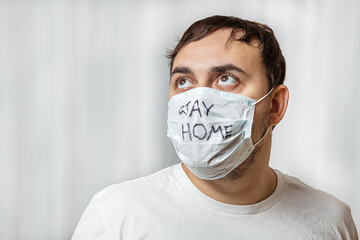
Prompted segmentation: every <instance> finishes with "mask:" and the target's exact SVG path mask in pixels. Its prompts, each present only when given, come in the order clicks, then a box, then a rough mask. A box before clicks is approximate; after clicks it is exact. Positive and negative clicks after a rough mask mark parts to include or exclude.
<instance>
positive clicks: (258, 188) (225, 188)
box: [182, 139, 277, 205]
mask: <svg viewBox="0 0 360 240" xmlns="http://www.w3.org/2000/svg"><path fill="white" fill-rule="evenodd" d="M264 140H265V144H264V145H263V146H262V147H261V150H260V151H258V152H256V153H255V154H254V155H253V156H252V157H253V159H252V163H251V165H250V166H248V167H247V169H246V172H245V173H244V174H242V175H241V176H240V177H239V178H236V179H231V178H226V177H225V178H221V179H218V180H204V179H201V178H198V177H197V176H196V175H194V174H193V173H192V172H191V171H190V170H189V169H188V168H187V167H186V166H185V165H184V164H182V167H183V169H184V172H185V173H186V175H187V176H188V177H189V179H190V180H191V181H192V183H193V184H194V185H195V186H196V187H197V188H198V189H199V190H200V191H202V192H203V193H204V194H206V195H207V196H209V197H211V198H213V199H215V200H217V201H219V202H223V203H227V204H233V205H250V204H255V203H257V202H260V201H262V200H264V199H266V198H267V197H269V196H270V195H271V194H272V193H273V192H274V190H275V188H276V181H277V179H276V174H275V172H274V171H273V170H272V169H271V168H269V158H270V147H271V146H270V145H271V143H270V141H271V140H269V139H264ZM266 140H267V141H266ZM259 147H260V146H259ZM239 167H241V165H240V166H239ZM235 170H236V169H235Z"/></svg>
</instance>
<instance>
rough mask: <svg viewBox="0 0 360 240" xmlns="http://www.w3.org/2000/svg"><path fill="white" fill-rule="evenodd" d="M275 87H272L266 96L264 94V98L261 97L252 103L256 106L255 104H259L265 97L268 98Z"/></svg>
mask: <svg viewBox="0 0 360 240" xmlns="http://www.w3.org/2000/svg"><path fill="white" fill-rule="evenodd" d="M273 89H274V87H272V88H271V89H270V91H269V92H268V93H267V94H265V96H263V97H262V98H260V99H259V100H257V101H256V102H254V103H253V104H252V105H253V106H254V105H256V104H258V103H259V102H261V101H262V100H264V98H266V97H267V96H269V94H270V93H271V92H272V90H273Z"/></svg>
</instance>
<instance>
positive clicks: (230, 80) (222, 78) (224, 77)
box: [218, 75, 237, 85]
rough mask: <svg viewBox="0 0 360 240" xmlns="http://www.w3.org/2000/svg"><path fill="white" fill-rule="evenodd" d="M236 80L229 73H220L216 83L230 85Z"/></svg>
mask: <svg viewBox="0 0 360 240" xmlns="http://www.w3.org/2000/svg"><path fill="white" fill-rule="evenodd" d="M236 82H237V80H236V79H235V78H233V77H232V76H230V75H221V76H220V79H219V81H218V84H220V85H231V84H235V83H236Z"/></svg>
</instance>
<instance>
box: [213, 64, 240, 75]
mask: <svg viewBox="0 0 360 240" xmlns="http://www.w3.org/2000/svg"><path fill="white" fill-rule="evenodd" d="M227 71H237V72H240V73H243V74H246V72H245V71H244V70H242V69H241V68H240V67H237V66H235V65H233V64H231V63H230V64H225V65H220V66H215V67H212V68H211V72H213V73H214V72H215V73H222V72H227Z"/></svg>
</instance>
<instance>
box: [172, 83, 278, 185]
mask: <svg viewBox="0 0 360 240" xmlns="http://www.w3.org/2000/svg"><path fill="white" fill-rule="evenodd" d="M271 91H272V89H271V90H270V91H269V92H268V93H267V94H266V95H265V96H264V97H262V98H261V99H259V100H258V101H256V100H254V99H252V98H248V97H245V96H241V95H238V94H234V93H229V92H223V91H219V90H216V89H212V88H206V87H197V88H194V89H191V90H189V91H186V92H184V93H181V94H178V95H175V96H173V97H172V98H171V99H170V101H169V103H168V107H169V109H168V131H167V136H168V137H169V138H170V139H171V140H172V142H173V144H174V147H175V150H176V152H177V154H178V156H179V158H180V159H181V160H182V162H183V163H184V164H185V165H186V167H187V168H188V169H189V170H190V171H191V172H192V173H194V174H195V175H196V176H197V177H199V178H202V179H207V180H214V179H219V178H222V177H225V176H226V175H227V174H228V173H230V172H231V171H232V170H233V169H235V168H236V167H237V166H239V165H240V164H241V163H242V162H243V161H245V159H246V158H247V157H248V156H249V155H250V153H251V152H252V151H253V150H254V147H255V146H256V144H258V143H259V142H260V141H261V140H263V138H264V137H265V136H266V133H267V132H268V129H267V131H266V132H265V134H264V135H263V136H262V138H261V139H260V140H259V141H258V142H257V143H255V145H253V143H252V141H251V128H252V124H253V117H254V112H255V105H256V104H257V103H259V102H260V101H261V100H263V99H264V98H265V97H267V96H268V95H269V94H270V92H271Z"/></svg>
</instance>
